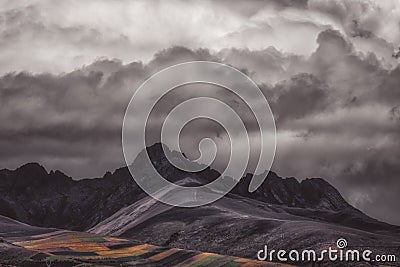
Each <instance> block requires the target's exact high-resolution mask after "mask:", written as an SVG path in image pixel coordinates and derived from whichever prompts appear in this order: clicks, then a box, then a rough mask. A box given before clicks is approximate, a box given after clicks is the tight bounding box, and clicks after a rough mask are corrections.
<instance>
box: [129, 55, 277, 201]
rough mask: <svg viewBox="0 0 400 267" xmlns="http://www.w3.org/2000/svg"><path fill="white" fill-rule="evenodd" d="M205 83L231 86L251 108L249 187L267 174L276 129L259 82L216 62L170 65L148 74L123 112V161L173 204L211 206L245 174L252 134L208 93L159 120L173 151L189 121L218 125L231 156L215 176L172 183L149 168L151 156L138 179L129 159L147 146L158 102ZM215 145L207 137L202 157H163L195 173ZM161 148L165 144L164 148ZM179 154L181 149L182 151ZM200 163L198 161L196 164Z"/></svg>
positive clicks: (144, 183)
mask: <svg viewBox="0 0 400 267" xmlns="http://www.w3.org/2000/svg"><path fill="white" fill-rule="evenodd" d="M198 83H201V84H208V85H213V86H217V87H221V88H224V89H226V90H229V91H230V92H231V93H233V94H235V95H236V96H237V97H239V98H240V99H241V101H242V102H243V103H244V104H245V105H247V107H248V108H249V109H250V111H251V112H252V114H253V116H254V118H255V121H256V124H257V126H258V132H259V134H260V144H258V147H259V148H260V155H259V158H258V162H257V166H256V167H255V171H254V173H255V174H256V175H254V176H253V178H252V180H251V182H250V185H249V189H248V190H249V191H250V192H253V191H254V190H256V189H257V188H258V187H259V186H260V185H261V184H262V182H263V181H264V179H265V178H266V176H267V172H265V171H266V170H269V169H270V167H271V165H272V162H273V159H274V155H275V146H276V129H275V121H274V118H273V115H272V111H271V109H270V107H269V104H268V101H267V99H266V98H265V96H264V95H263V93H262V92H261V90H260V89H259V88H258V87H257V85H256V84H255V83H254V82H253V81H252V80H251V79H250V78H249V77H248V76H247V75H245V74H244V73H242V72H241V71H239V70H237V69H235V68H233V67H230V66H228V65H224V64H221V63H216V62H208V61H194V62H187V63H182V64H178V65H174V66H171V67H168V68H166V69H164V70H161V71H160V72H158V73H156V74H154V75H153V76H151V77H150V78H149V79H148V80H146V81H145V82H144V83H143V84H142V85H141V86H140V87H139V88H138V89H137V90H136V91H135V93H134V95H133V96H132V98H131V101H130V102H129V105H128V108H127V110H126V112H125V116H124V122H123V128H122V146H123V152H124V157H125V161H126V163H127V166H128V168H129V171H130V172H131V174H132V176H133V178H134V179H135V181H136V182H137V184H138V185H139V186H140V187H141V188H142V189H143V190H144V191H145V192H146V193H147V194H149V195H150V196H152V197H153V198H155V199H157V200H159V201H161V202H163V203H166V204H169V205H173V206H180V207H196V206H201V205H206V204H209V203H211V202H213V201H216V200H218V199H219V198H221V197H223V196H224V195H225V194H227V193H228V192H229V191H230V190H231V189H233V187H234V186H235V185H236V184H237V183H238V182H239V180H240V179H241V178H242V177H243V176H244V174H245V172H246V168H247V166H248V163H249V156H250V141H249V140H250V138H249V135H250V133H249V132H248V130H247V128H246V127H245V123H244V119H243V118H241V117H240V116H239V114H237V112H235V110H234V109H233V108H232V107H230V106H229V105H228V104H227V103H225V102H224V101H221V100H219V99H216V98H212V97H204V96H202V97H195V98H191V99H188V100H186V101H183V102H182V103H179V104H178V105H176V106H175V107H174V108H173V109H172V110H171V111H170V113H169V114H168V116H167V117H166V119H165V121H163V122H162V128H161V142H162V143H163V144H164V145H166V146H167V147H168V148H170V149H172V150H173V151H178V152H181V149H180V134H181V131H182V129H183V127H184V126H185V125H186V124H188V123H189V122H191V121H193V120H195V119H198V118H205V119H208V120H212V121H214V122H216V123H217V124H219V125H220V126H222V127H223V128H224V130H225V132H226V133H227V136H228V138H229V143H230V157H229V160H228V163H227V166H226V167H225V169H224V171H223V172H222V174H221V176H220V177H219V178H217V179H216V180H214V181H212V182H210V183H208V184H205V185H202V186H197V187H186V186H182V185H179V184H175V183H171V182H170V181H168V180H167V179H165V177H163V175H162V174H160V173H158V172H157V170H156V168H155V167H154V166H153V164H152V162H151V159H150V157H149V155H148V154H147V157H146V159H145V161H146V162H144V163H142V164H144V165H146V166H151V173H147V174H146V179H142V178H143V177H136V176H135V175H134V170H133V169H132V168H133V167H132V163H133V162H134V160H135V158H136V156H137V155H138V154H139V153H140V152H141V151H143V150H144V149H146V129H147V127H148V125H147V124H148V120H149V116H150V114H151V112H152V111H153V110H154V108H155V106H156V104H157V103H158V102H159V101H160V100H161V99H162V98H163V97H164V96H165V95H166V94H167V93H169V92H171V91H172V90H174V89H176V88H178V87H180V86H184V85H192V84H198ZM216 148H217V145H216V143H215V142H214V140H213V139H211V138H204V139H203V140H201V141H200V142H199V144H198V149H199V151H200V154H201V155H200V158H199V159H197V160H195V161H190V160H188V159H187V158H186V157H184V156H180V157H179V158H174V157H168V153H165V155H166V157H167V158H168V160H169V161H170V163H171V164H172V165H174V166H175V167H177V168H179V169H181V170H184V171H187V172H198V171H201V170H203V169H204V168H206V167H207V166H209V165H210V164H211V163H212V162H213V161H214V159H215V156H216ZM163 149H164V148H163ZM181 154H183V153H181ZM198 162H200V163H202V164H196V163H198Z"/></svg>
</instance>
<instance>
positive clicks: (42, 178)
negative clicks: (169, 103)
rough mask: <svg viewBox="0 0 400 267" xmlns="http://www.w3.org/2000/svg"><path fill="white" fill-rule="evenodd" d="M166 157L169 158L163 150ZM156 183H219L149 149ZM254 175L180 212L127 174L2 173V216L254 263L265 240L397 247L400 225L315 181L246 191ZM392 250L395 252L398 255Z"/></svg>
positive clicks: (271, 183) (140, 172)
mask: <svg viewBox="0 0 400 267" xmlns="http://www.w3.org/2000/svg"><path fill="white" fill-rule="evenodd" d="M164 149H165V151H166V153H170V154H171V155H172V156H173V155H174V153H177V152H173V151H170V150H169V149H168V148H166V147H164ZM147 152H148V154H149V156H150V158H151V161H152V163H153V166H155V168H156V169H157V170H158V171H159V172H160V173H162V174H163V176H164V177H165V178H166V179H168V180H170V181H172V182H175V183H179V184H181V185H185V186H192V185H198V184H205V183H208V182H210V181H212V180H214V179H216V178H217V177H218V176H219V173H218V172H217V171H215V170H213V169H211V168H209V167H207V168H206V169H205V170H203V171H201V172H197V173H187V172H184V171H181V170H179V169H177V168H175V167H173V166H172V165H171V164H170V163H169V162H168V160H167V159H166V157H165V154H164V152H163V149H162V146H161V144H155V145H153V146H151V147H148V148H147ZM144 153H145V151H142V152H141V153H140V154H139V155H138V157H137V159H136V160H135V162H134V163H133V165H132V169H133V170H134V175H135V177H139V178H143V179H145V178H146V177H147V176H148V173H149V171H150V170H149V167H150V166H147V165H146V163H145V161H144V160H143V156H144ZM251 178H252V175H251V174H248V175H246V176H245V177H243V178H242V179H241V181H240V182H239V183H238V184H237V186H236V187H235V188H234V189H233V190H232V191H231V192H230V193H229V194H227V195H226V196H225V197H223V198H222V199H220V200H218V201H216V202H214V203H211V204H209V205H206V206H202V207H196V208H179V207H172V206H169V205H165V204H163V203H160V202H158V201H156V200H154V199H152V198H151V197H149V196H147V194H145V193H144V192H143V191H142V190H141V189H140V188H139V187H138V185H137V184H136V183H135V182H134V180H133V179H132V177H131V174H130V173H129V171H128V168H126V167H124V168H120V169H117V170H115V171H114V172H113V173H111V172H107V173H106V174H105V175H104V176H103V177H102V178H95V179H83V180H79V181H77V180H73V179H72V178H71V177H68V176H67V175H65V174H63V173H62V172H60V171H50V172H47V171H46V169H45V168H44V167H42V166H40V165H39V164H37V163H29V164H26V165H24V166H21V167H19V168H18V169H16V170H7V169H3V170H0V215H4V216H7V217H9V218H12V219H16V220H18V221H20V222H24V223H28V224H30V225H34V226H40V227H54V228H62V229H69V230H80V231H83V230H85V231H87V230H88V231H90V232H93V233H96V234H100V235H114V236H123V237H127V238H133V239H136V240H138V241H140V242H146V243H151V244H157V245H162V246H175V247H182V248H186V249H196V250H201V251H211V252H216V253H222V254H228V255H237V256H243V257H251V258H254V257H255V255H254V252H255V251H257V250H258V249H260V248H262V246H263V244H265V243H266V242H268V244H271V245H272V246H275V247H277V248H288V249H296V248H299V249H301V248H310V247H313V248H315V249H320V248H321V247H323V246H326V245H327V244H332V242H335V241H336V239H338V238H340V237H350V236H351V238H352V240H351V241H352V243H353V244H355V245H359V246H372V245H373V246H379V247H381V249H383V250H382V251H386V252H387V251H390V249H389V250H387V249H385V245H386V246H387V245H388V244H389V245H390V246H391V247H396V246H400V227H398V226H393V225H389V224H386V223H383V222H380V221H378V220H375V219H373V218H370V217H368V216H367V215H365V214H363V213H362V212H361V211H359V210H357V209H356V208H354V207H352V206H351V205H350V204H348V203H347V202H346V201H345V199H344V198H343V197H342V196H341V195H340V193H339V192H338V191H337V190H336V189H335V188H334V187H333V186H332V185H330V184H329V183H328V182H326V181H325V180H323V179H321V178H311V179H306V180H303V181H301V182H299V181H298V180H297V179H295V178H281V177H279V176H278V175H277V174H275V173H274V172H269V173H268V176H267V178H266V180H265V181H264V183H263V184H262V185H261V186H260V187H259V188H258V189H257V190H256V191H255V192H252V193H249V192H248V185H249V183H250V180H251ZM396 248H397V247H396Z"/></svg>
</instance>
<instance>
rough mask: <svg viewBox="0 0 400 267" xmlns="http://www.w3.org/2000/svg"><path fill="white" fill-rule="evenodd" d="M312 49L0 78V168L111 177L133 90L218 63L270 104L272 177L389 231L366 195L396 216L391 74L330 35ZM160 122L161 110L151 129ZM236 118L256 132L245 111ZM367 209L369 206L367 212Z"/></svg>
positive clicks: (184, 54) (183, 51)
mask: <svg viewBox="0 0 400 267" xmlns="http://www.w3.org/2000/svg"><path fill="white" fill-rule="evenodd" d="M314 41H316V44H317V48H316V50H315V51H313V53H312V55H311V56H310V57H307V56H304V55H293V54H290V53H285V52H282V51H279V50H277V49H275V48H266V49H261V50H259V51H253V50H250V49H238V48H236V49H224V50H221V51H217V52H215V51H213V50H212V49H210V50H207V49H190V48H186V47H182V46H176V47H172V48H169V49H165V50H162V51H160V52H159V53H157V54H156V55H155V56H154V58H153V59H152V60H150V61H149V62H147V63H144V62H132V63H128V64H127V63H125V61H122V60H111V59H102V60H97V61H96V62H94V63H92V64H89V65H86V66H84V67H81V68H78V69H76V70H74V71H70V72H66V73H62V74H54V73H53V74H50V73H47V74H46V73H44V74H32V73H27V72H14V73H9V74H7V75H4V76H2V77H1V78H0V104H1V105H0V123H1V130H0V140H1V141H0V146H1V149H0V159H1V162H2V165H3V167H10V168H14V167H17V166H18V165H20V164H23V163H25V162H27V161H39V162H41V163H43V164H44V165H46V166H47V167H48V168H50V169H52V168H54V169H55V168H58V169H61V170H63V171H65V172H66V173H69V174H70V175H72V176H74V177H87V176H99V175H102V173H103V172H105V171H106V170H112V169H114V168H117V167H120V166H121V165H123V163H124V160H123V157H122V151H121V144H120V142H121V140H120V136H121V124H122V118H123V114H124V111H125V108H126V105H127V104H128V101H129V99H130V97H131V96H132V94H133V92H134V90H135V88H137V87H138V86H139V85H140V84H141V83H142V82H143V81H144V80H145V79H147V78H148V77H150V76H151V75H152V74H154V73H155V72H156V71H157V70H160V69H162V68H164V67H167V66H170V65H173V64H176V63H180V62H185V61H191V60H211V61H219V62H222V63H226V64H229V65H232V66H234V67H237V68H239V69H242V70H246V72H247V73H248V74H249V75H250V76H251V77H252V78H253V79H254V80H255V81H256V82H257V83H258V84H260V87H261V89H262V90H263V92H264V93H265V95H266V96H267V97H268V99H269V100H270V103H271V106H272V109H273V111H274V114H275V116H276V118H277V122H278V151H277V157H276V161H275V163H274V166H273V169H274V170H275V171H277V172H278V173H280V174H282V175H286V176H296V177H301V178H304V177H309V176H321V177H324V178H326V179H329V180H330V181H331V182H332V183H334V184H335V185H337V186H339V187H340V188H339V189H340V190H341V191H342V192H344V193H345V194H346V196H347V198H348V199H350V200H352V196H351V194H352V192H355V191H357V190H359V191H360V194H364V195H365V198H364V199H365V200H364V202H363V201H362V198H358V200H357V201H356V200H355V199H353V200H352V201H356V202H357V205H359V207H361V208H362V209H363V210H365V211H366V212H367V213H370V214H371V215H373V216H379V218H381V219H384V220H388V221H392V222H397V221H398V220H399V218H398V216H397V217H394V216H392V215H389V213H385V214H386V215H385V214H381V213H380V212H379V210H380V209H379V205H383V202H379V201H380V200H379V199H378V198H379V194H378V193H376V192H375V193H374V192H372V191H368V190H367V189H365V188H370V187H371V188H372V187H375V188H381V189H380V191H379V192H380V193H382V192H383V191H382V190H386V192H387V194H386V196H387V198H388V202H387V203H389V204H386V205H389V207H386V209H387V210H390V211H391V212H392V214H396V211H397V209H398V208H397V206H396V205H395V204H393V203H396V202H397V201H398V197H396V195H397V196H398V194H397V193H398V189H397V188H400V186H399V183H400V182H399V179H398V177H397V174H398V168H397V167H396V166H397V165H398V162H399V153H398V152H397V151H400V149H398V148H399V143H398V140H399V139H398V137H399V136H398V132H399V131H398V129H399V128H398V127H399V122H398V120H397V119H395V118H397V117H398V116H397V114H398V112H397V109H398V108H397V107H398V103H399V102H398V99H399V95H398V84H399V80H398V77H399V69H398V67H397V68H393V70H390V69H387V68H386V67H385V66H383V63H382V62H381V60H379V59H378V58H377V57H376V56H375V55H374V54H373V53H371V54H365V53H359V52H357V51H356V49H355V47H354V45H353V44H352V42H351V40H349V38H347V37H346V36H343V34H341V33H339V32H338V31H335V30H327V31H323V32H322V33H321V34H319V36H318V38H317V39H316V40H313V42H314ZM269 75H271V76H269ZM199 90H200V89H199ZM205 91H206V90H203V89H202V91H201V92H200V91H198V92H200V93H204V92H205ZM208 93H209V94H210V95H215V96H216V97H219V98H221V99H223V100H226V101H227V102H228V103H229V104H232V105H233V106H234V108H236V109H238V110H240V108H239V106H240V102H238V101H237V99H235V98H234V97H232V96H231V95H229V94H226V93H225V92H224V91H213V90H209V91H208ZM189 96H193V93H190V94H189V93H182V92H181V94H175V95H172V96H171V97H172V102H171V103H175V102H174V101H179V100H181V99H184V98H185V97H189ZM174 97H175V98H174ZM164 113H165V110H160V111H159V113H157V114H156V120H161V119H162V115H163V114H164ZM241 115H243V117H244V120H245V121H246V122H247V123H248V126H249V128H250V129H251V131H252V133H253V131H254V132H256V131H255V130H254V124H252V120H251V119H252V117H251V115H250V113H249V112H248V110H246V109H244V110H241ZM193 129H195V130H196V132H197V133H198V135H195V138H196V140H198V139H200V138H201V136H202V135H213V136H214V137H215V138H222V137H223V132H222V131H221V129H220V128H218V127H215V125H214V126H210V124H208V123H206V122H202V123H200V124H199V125H198V126H192V130H193ZM188 131H189V133H190V130H188ZM188 142H190V141H188ZM195 154H196V153H193V155H194V156H195ZM374 159H376V160H375V161H374ZM363 177H365V178H363ZM375 177H382V178H379V179H378V178H375ZM350 188H351V190H350ZM357 188H358V189H357ZM360 188H362V190H361V189H360ZM367 195H368V196H367ZM389 196H391V197H389ZM360 199H361V200H360ZM367 200H368V201H373V202H375V203H376V205H374V206H373V207H369V206H368V205H369V203H370V202H368V201H367ZM389 200H390V201H389Z"/></svg>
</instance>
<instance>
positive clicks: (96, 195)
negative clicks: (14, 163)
mask: <svg viewBox="0 0 400 267" xmlns="http://www.w3.org/2000/svg"><path fill="white" fill-rule="evenodd" d="M143 196H144V193H143V192H142V191H141V190H139V188H138V187H137V186H136V185H135V184H134V182H133V179H132V178H131V176H130V174H129V172H128V170H127V168H121V169H117V170H116V171H115V172H114V173H112V174H111V173H106V174H105V175H104V177H102V178H97V179H83V180H79V181H76V180H73V179H72V178H70V177H68V176H66V175H65V174H63V173H62V172H60V171H50V172H47V171H46V169H45V168H44V167H42V166H40V165H39V164H37V163H29V164H26V165H24V166H21V167H19V168H18V169H16V170H14V171H10V170H1V171H0V215H4V216H7V217H10V218H13V219H16V220H18V221H21V222H24V223H28V224H31V225H36V226H42V227H57V228H62V229H70V230H84V229H87V228H89V227H91V226H93V225H95V224H96V223H98V222H100V221H102V220H104V219H106V218H107V217H109V216H110V215H112V214H113V213H115V212H116V211H118V210H119V209H120V208H122V207H124V206H126V205H129V204H131V203H133V202H135V201H136V200H138V199H140V198H142V197H143Z"/></svg>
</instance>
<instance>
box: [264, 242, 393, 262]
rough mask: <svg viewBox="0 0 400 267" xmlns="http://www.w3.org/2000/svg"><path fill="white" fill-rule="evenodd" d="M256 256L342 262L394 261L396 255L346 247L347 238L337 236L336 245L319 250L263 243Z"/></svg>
mask: <svg viewBox="0 0 400 267" xmlns="http://www.w3.org/2000/svg"><path fill="white" fill-rule="evenodd" d="M257 258H258V260H261V261H280V262H288V261H289V262H321V261H332V262H334V261H343V262H352V261H354V262H360V261H362V262H396V256H395V255H391V254H387V255H383V254H380V255H373V252H372V251H371V250H369V249H365V250H358V249H348V248H347V240H346V239H344V238H339V239H338V240H337V241H336V247H328V248H327V249H323V250H321V251H316V250H312V249H304V250H301V251H299V250H295V249H293V250H290V251H287V250H283V249H281V250H275V249H271V250H268V246H267V245H265V246H264V249H261V250H259V251H258V252H257Z"/></svg>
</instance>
